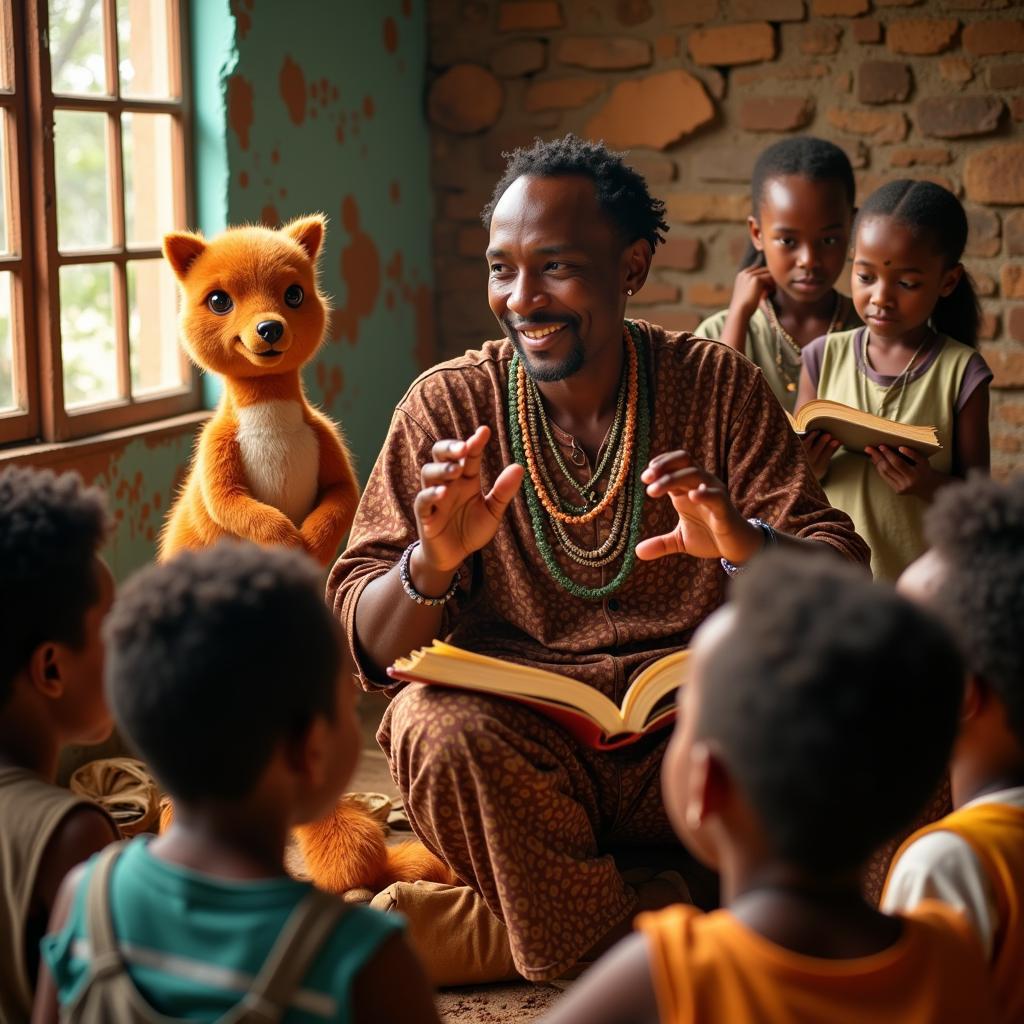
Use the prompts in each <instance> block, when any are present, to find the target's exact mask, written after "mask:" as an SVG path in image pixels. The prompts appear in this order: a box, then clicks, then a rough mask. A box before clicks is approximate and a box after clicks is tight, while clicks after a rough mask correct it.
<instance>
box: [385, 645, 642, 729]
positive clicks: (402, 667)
mask: <svg viewBox="0 0 1024 1024" xmlns="http://www.w3.org/2000/svg"><path fill="white" fill-rule="evenodd" d="M652 667H653V666H652ZM393 668H394V670H395V671H396V672H399V673H407V674H408V675H410V676H412V677H420V678H422V679H425V680H428V681H431V682H437V683H442V684H444V683H447V684H450V685H452V686H459V687H462V688H463V689H466V690H474V691H476V692H479V693H495V694H499V695H501V694H521V695H522V696H524V697H534V698H538V699H540V700H545V701H549V702H551V703H560V704H565V705H568V706H570V707H574V708H576V709H577V710H579V711H580V712H581V713H583V714H585V715H587V716H588V717H589V718H590V719H592V720H593V721H594V722H596V723H597V725H598V726H599V727H600V728H601V730H602V731H603V732H605V733H607V734H608V735H614V734H615V733H619V732H622V731H623V729H624V728H625V725H624V723H623V720H622V715H621V714H620V712H619V709H618V708H617V707H616V706H615V705H614V704H613V703H612V702H611V701H610V700H609V699H608V698H607V697H606V696H605V695H604V694H603V693H600V692H599V691H597V690H595V689H594V688H593V687H592V686H587V684H586V683H579V682H577V681H576V680H575V679H567V678H566V677H565V676H560V675H558V673H556V672H546V671H545V670H544V669H539V668H533V667H531V666H527V665H519V664H516V663H514V662H509V661H503V660H502V659H500V658H491V657H488V656H487V655H485V654H476V653H474V652H473V651H466V650H463V649H462V648H461V647H453V646H452V645H451V644H446V643H444V642H443V641H441V640H435V641H434V642H433V644H432V645H431V646H430V647H422V648H420V649H419V650H418V651H414V652H413V653H412V654H411V655H410V656H409V657H408V658H400V659H399V660H398V661H396V662H395V664H394V666H393ZM641 675H642V674H641ZM639 678H640V677H638V681H639ZM634 685H635V683H634ZM631 689H632V687H631Z"/></svg>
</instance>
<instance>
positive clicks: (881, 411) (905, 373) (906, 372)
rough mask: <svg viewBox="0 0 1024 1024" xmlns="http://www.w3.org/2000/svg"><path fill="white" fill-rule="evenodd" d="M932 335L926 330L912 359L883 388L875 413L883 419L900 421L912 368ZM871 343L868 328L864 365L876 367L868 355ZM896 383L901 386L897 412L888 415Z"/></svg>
mask: <svg viewBox="0 0 1024 1024" xmlns="http://www.w3.org/2000/svg"><path fill="white" fill-rule="evenodd" d="M931 337H932V331H931V330H928V331H926V332H925V335H924V337H923V338H922V339H921V344H920V345H918V346H917V348H916V349H914V354H913V355H912V356H911V357H910V361H909V362H908V363H907V365H906V366H904V367H903V369H902V370H901V371H900V373H899V375H898V376H896V377H893V379H892V380H891V381H889V383H888V384H887V385H886V386H885V387H884V388H883V389H882V398H881V400H880V401H879V403H878V411H877V412H876V413H875V415H876V416H881V417H882V418H883V419H889V420H895V421H896V422H899V418H900V407H901V406H902V405H903V393H904V392H905V391H906V390H907V381H908V380H909V379H910V370H911V368H912V367H913V365H914V363H915V362H916V361H917V357H918V356H919V355H920V354H921V350H922V349H923V348H924V347H925V345H926V344H927V343H928V342H929V341H930V340H931ZM870 343H871V332H870V331H868V330H865V332H864V366H865V367H866V368H870V369H874V367H873V366H871V359H870V357H869V356H868V345H869V344H870ZM876 372H877V371H876ZM896 384H899V386H900V390H899V393H898V394H897V396H896V410H895V412H893V414H892V415H891V416H886V415H885V406H886V403H887V402H888V401H889V395H890V394H892V389H893V388H894V387H895V386H896ZM870 411H871V409H870V407H869V408H868V412H870Z"/></svg>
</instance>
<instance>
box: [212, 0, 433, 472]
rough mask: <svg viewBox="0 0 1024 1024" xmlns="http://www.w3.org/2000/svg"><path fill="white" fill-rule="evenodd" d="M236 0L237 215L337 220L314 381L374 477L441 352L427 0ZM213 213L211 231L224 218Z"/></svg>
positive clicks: (311, 372) (233, 115) (231, 142)
mask: <svg viewBox="0 0 1024 1024" xmlns="http://www.w3.org/2000/svg"><path fill="white" fill-rule="evenodd" d="M194 6H195V5H194ZM203 6H204V7H205V2H204V3H203ZM218 6H220V5H219V4H214V5H213V7H218ZM231 10H232V12H233V21H234V26H233V27H234V40H235V45H234V50H235V54H234V56H235V59H234V61H233V63H228V64H225V65H222V66H223V74H222V80H221V84H222V90H223V96H224V106H225V108H226V116H227V123H228V126H229V130H228V134H227V148H226V154H227V159H226V166H225V167H224V172H225V173H226V174H227V178H228V180H227V188H226V195H227V210H226V216H225V220H226V222H227V223H231V224H237V223H240V222H244V221H262V222H264V223H266V224H271V225H276V224H278V223H280V222H282V221H286V220H288V219H290V218H291V217H294V216H297V215H299V214H303V213H309V212H312V211H316V210H320V211H323V212H324V213H326V214H327V216H328V218H329V223H328V228H327V240H326V244H325V250H324V252H323V254H322V255H321V260H320V266H321V283H322V287H323V288H324V290H325V291H326V292H327V293H328V294H329V295H331V297H332V305H333V306H334V312H333V315H332V317H331V321H330V327H329V329H328V340H327V342H326V344H325V346H324V348H323V350H322V351H321V353H320V355H319V356H318V358H317V359H316V361H315V362H314V363H313V364H311V365H310V366H309V367H307V370H306V373H305V380H306V385H307V390H308V393H309V395H310V398H311V399H312V400H313V401H314V402H316V403H317V404H318V405H319V406H320V407H321V408H322V409H323V410H324V411H325V412H327V413H328V414H329V415H331V416H332V417H334V418H335V419H336V420H338V421H339V422H340V423H341V425H342V427H343V429H344V431H345V434H346V436H347V437H348V439H349V443H350V444H351V446H352V449H353V451H354V454H355V457H356V464H357V469H358V471H359V475H360V477H361V478H362V479H364V480H365V478H366V475H367V473H368V472H369V469H370V467H371V466H372V464H373V460H374V459H375V458H376V456H377V453H378V451H379V450H380V446H381V442H382V441H383V439H384V434H385V432H386V430H387V426H388V422H389V420H390V416H391V410H392V408H393V406H394V404H395V402H396V401H397V400H398V399H399V398H400V397H401V395H402V393H403V392H404V391H405V389H406V387H407V386H408V385H409V384H410V383H411V381H412V380H413V378H414V377H415V376H416V375H417V374H418V373H419V371H420V370H421V369H423V368H425V367H427V366H429V365H431V364H432V363H433V361H434V351H435V350H434V335H433V307H432V295H433V274H432V268H431V223H432V219H433V197H432V192H431V188H430V165H429V153H430V150H429V145H430V142H429V134H428V129H427V123H426V119H425V117H424V115H423V104H422V87H423V80H424V68H425V62H426V26H425V18H426V13H425V0H415V2H411V0H382V2H370V0H361V2H348V3H322V2H317V0H293V2H289V3H287V4H283V3H269V2H267V0H232V3H231ZM207 16H209V14H207V15H204V17H207ZM196 30H197V31H199V30H200V26H199V25H198V24H197V26H196ZM203 173H204V174H205V173H206V171H205V168H204V172H203ZM212 187H213V182H212V181H211V180H210V179H209V178H208V177H207V179H206V181H205V182H204V189H205V188H212ZM218 187H219V186H218ZM202 212H203V216H204V224H203V227H204V229H208V227H214V226H219V224H218V225H214V224H213V219H214V218H213V214H212V211H210V208H209V205H205V206H204V208H203V211H202ZM207 216H209V217H210V224H209V226H208V225H207V223H206V222H205V218H206V217H207Z"/></svg>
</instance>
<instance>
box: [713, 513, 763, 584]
mask: <svg viewBox="0 0 1024 1024" xmlns="http://www.w3.org/2000/svg"><path fill="white" fill-rule="evenodd" d="M747 522H748V523H750V525H751V526H756V527H758V529H760V530H761V531H762V532H763V533H764V546H765V547H766V548H770V547H772V546H773V545H774V544H775V543H776V536H775V527H773V526H772V524H771V523H766V522H765V521H764V520H763V519H748V520H747ZM722 568H723V569H724V570H725V572H726V575H728V576H739V574H740V573H741V572H743V570H744V569H746V565H734V564H733V563H732V562H730V561H729V559H728V558H723V559H722Z"/></svg>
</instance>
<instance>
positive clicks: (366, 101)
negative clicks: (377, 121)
mask: <svg viewBox="0 0 1024 1024" xmlns="http://www.w3.org/2000/svg"><path fill="white" fill-rule="evenodd" d="M363 113H364V114H365V115H366V116H367V117H373V113H374V105H373V97H372V96H364V97H363Z"/></svg>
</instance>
